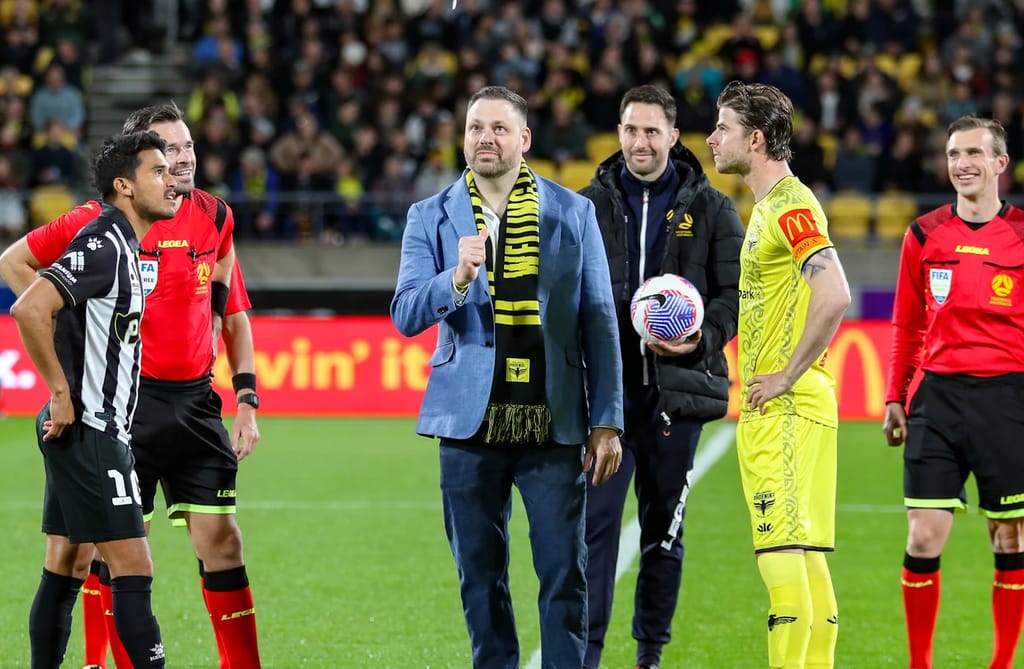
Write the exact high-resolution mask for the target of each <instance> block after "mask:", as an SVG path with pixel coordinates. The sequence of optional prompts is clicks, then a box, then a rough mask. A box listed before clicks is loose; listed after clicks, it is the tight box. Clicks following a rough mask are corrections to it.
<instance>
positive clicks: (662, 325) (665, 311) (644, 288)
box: [629, 274, 704, 344]
mask: <svg viewBox="0 0 1024 669" xmlns="http://www.w3.org/2000/svg"><path fill="white" fill-rule="evenodd" d="M629 316H630V319H631V320H632V321H633V328H634V329H635V330H636V332H637V334H638V335H640V338H641V339H643V340H644V341H651V342H664V343H669V344H676V343H679V342H681V341H683V340H684V339H686V338H687V337H689V336H691V335H692V334H693V333H695V332H696V331H697V330H699V329H700V326H701V324H702V323H703V322H704V300H703V298H702V297H701V295H700V291H699V290H697V287H696V286H694V285H693V284H692V283H690V282H689V281H688V280H686V279H684V278H683V277H681V276H676V275H675V274H662V275H661V276H652V277H651V278H650V279H647V281H644V283H643V285H641V286H640V288H638V289H637V291H636V292H635V293H633V300H632V301H631V302H630V305H629Z"/></svg>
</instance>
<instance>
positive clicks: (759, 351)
mask: <svg viewBox="0 0 1024 669" xmlns="http://www.w3.org/2000/svg"><path fill="white" fill-rule="evenodd" d="M792 118H793V105H792V103H791V102H790V100H789V98H787V97H786V96H785V95H784V94H783V93H782V92H781V91H779V90H778V89H777V88H774V87H772V86H766V85H763V84H743V83H740V82H736V81H734V82H732V83H730V84H729V85H728V86H726V87H725V89H724V90H723V91H722V94H721V95H720V96H719V98H718V122H717V124H716V125H715V131H714V132H713V133H712V134H711V135H710V136H709V137H708V145H709V146H711V149H712V152H713V154H714V158H715V168H716V169H717V170H718V171H719V172H720V173H723V174H740V175H742V176H743V179H744V181H745V182H746V183H747V185H748V186H749V187H750V189H751V191H752V192H753V194H754V201H755V204H754V209H753V212H752V213H751V216H750V223H749V225H748V226H747V234H746V237H745V238H744V241H743V250H742V252H741V254H740V311H739V367H740V378H741V381H742V395H741V398H742V403H741V411H740V420H739V426H738V428H737V431H736V438H737V451H738V454H739V460H740V476H741V479H742V481H743V492H744V495H745V499H746V503H747V508H748V510H749V511H750V520H751V529H752V531H753V536H754V552H755V554H756V555H757V566H758V569H759V570H760V572H761V578H762V579H763V580H764V583H765V586H766V587H767V588H768V596H769V600H770V609H769V614H768V661H769V666H771V667H772V668H773V669H774V668H776V667H782V668H785V669H797V668H800V669H803V668H804V667H806V668H808V669H810V668H811V667H814V668H815V669H817V668H820V667H832V666H834V663H835V660H834V656H835V644H836V638H837V636H838V631H839V619H838V606H837V604H836V598H835V593H834V592H833V589H832V577H831V575H830V574H829V570H828V564H827V562H826V561H825V553H826V552H829V551H832V550H834V548H835V500H836V429H837V426H838V409H837V404H836V396H835V381H834V380H833V378H832V375H831V374H829V372H828V370H827V369H826V368H825V349H826V347H827V346H828V344H829V342H830V341H831V340H832V337H833V335H835V332H836V329H837V328H838V327H839V323H840V321H842V318H843V315H844V314H845V313H846V309H847V308H848V307H849V305H850V288H849V286H848V284H847V282H846V275H845V273H844V272H843V267H842V265H841V264H840V262H839V256H838V255H837V254H836V252H835V249H834V248H833V246H832V242H831V241H830V240H829V237H828V227H827V221H826V219H825V214H824V212H823V211H822V209H821V205H820V204H819V203H818V200H817V198H815V197H814V194H813V193H812V192H811V190H810V189H809V188H807V187H806V186H804V185H803V184H802V183H800V180H799V179H797V178H796V177H795V176H793V173H792V171H790V169H789V159H790V157H791V152H790V148H789V141H790V137H791V136H792V133H793V122H792Z"/></svg>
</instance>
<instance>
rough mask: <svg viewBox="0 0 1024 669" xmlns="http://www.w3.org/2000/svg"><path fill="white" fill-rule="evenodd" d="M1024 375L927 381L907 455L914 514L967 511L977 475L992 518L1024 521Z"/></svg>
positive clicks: (914, 407)
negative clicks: (968, 487)
mask: <svg viewBox="0 0 1024 669" xmlns="http://www.w3.org/2000/svg"><path fill="white" fill-rule="evenodd" d="M1022 435H1024V374H1005V375H1002V376H997V377H992V378H978V377H971V376H965V375H959V374H957V375H951V374H933V373H927V374H925V376H924V379H923V380H922V381H921V386H920V387H919V388H918V390H917V392H916V393H915V394H914V399H913V401H912V402H911V405H910V416H909V421H908V425H907V441H906V443H905V444H904V447H903V495H904V497H905V503H906V505H907V506H908V507H911V508H939V509H957V508H961V509H962V508H965V507H966V501H967V498H966V495H965V494H964V483H965V482H966V481H967V477H968V475H969V474H970V473H972V472H973V473H974V478H975V481H976V482H977V484H978V506H979V507H980V508H981V509H982V511H984V512H985V514H986V515H988V516H989V517H995V518H1016V517H1024V438H1022Z"/></svg>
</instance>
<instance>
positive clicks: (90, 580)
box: [82, 560, 107, 667]
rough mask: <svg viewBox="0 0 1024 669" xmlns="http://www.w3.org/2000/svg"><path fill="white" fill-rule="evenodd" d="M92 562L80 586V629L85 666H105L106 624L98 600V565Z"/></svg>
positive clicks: (99, 600) (101, 604) (98, 563)
mask: <svg viewBox="0 0 1024 669" xmlns="http://www.w3.org/2000/svg"><path fill="white" fill-rule="evenodd" d="M101 564H103V563H102V562H100V561H99V560H93V561H92V564H91V565H90V566H89V575H88V576H87V577H86V579H85V584H84V585H82V629H83V631H84V633H85V664H86V666H91V665H97V666H100V667H106V666H107V622H106V617H105V616H104V615H103V600H102V599H101V598H100V575H99V574H100V565H101Z"/></svg>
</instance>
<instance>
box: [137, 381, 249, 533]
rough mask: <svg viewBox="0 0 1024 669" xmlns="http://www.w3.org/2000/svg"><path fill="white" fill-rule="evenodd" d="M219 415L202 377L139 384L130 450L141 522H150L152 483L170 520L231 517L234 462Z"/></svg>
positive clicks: (215, 400) (218, 403)
mask: <svg viewBox="0 0 1024 669" xmlns="http://www.w3.org/2000/svg"><path fill="white" fill-rule="evenodd" d="M220 412H221V400H220V396H219V395H218V394H217V393H216V392H214V390H213V387H212V386H211V384H210V379H209V378H208V377H207V378H202V379H196V380H194V381H157V380H154V379H147V378H142V379H141V380H140V382H139V403H138V406H137V407H136V409H135V419H134V421H133V423H132V449H133V450H134V451H135V471H136V472H138V474H139V485H140V488H141V490H142V508H143V512H144V513H145V515H146V519H147V520H150V519H151V518H152V514H153V501H154V497H155V496H156V486H157V482H159V483H160V486H161V487H162V488H163V491H164V500H165V501H166V503H167V515H168V517H170V518H172V519H177V518H181V517H182V514H183V512H186V511H189V512H195V513H214V514H220V513H234V512H235V478H236V475H237V473H238V458H237V457H236V456H235V452H234V451H233V450H232V448H231V440H230V438H229V437H228V433H227V430H226V429H225V428H224V423H223V421H222V420H221V416H220Z"/></svg>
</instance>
